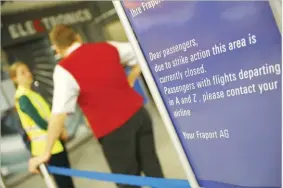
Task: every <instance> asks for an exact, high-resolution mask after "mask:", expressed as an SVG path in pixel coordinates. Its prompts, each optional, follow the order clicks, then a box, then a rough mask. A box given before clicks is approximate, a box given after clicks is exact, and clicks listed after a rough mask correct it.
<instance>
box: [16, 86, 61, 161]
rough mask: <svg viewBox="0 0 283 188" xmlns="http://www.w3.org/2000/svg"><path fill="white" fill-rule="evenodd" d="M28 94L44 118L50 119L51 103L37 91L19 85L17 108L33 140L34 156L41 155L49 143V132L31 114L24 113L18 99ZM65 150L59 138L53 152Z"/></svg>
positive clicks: (24, 126) (32, 149) (23, 124)
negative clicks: (37, 123) (38, 124)
mask: <svg viewBox="0 0 283 188" xmlns="http://www.w3.org/2000/svg"><path fill="white" fill-rule="evenodd" d="M23 95H25V96H27V97H28V98H29V100H30V101H31V103H32V105H33V106H34V107H35V109H36V110H37V111H38V113H39V115H40V116H41V117H43V119H48V118H49V117H50V115H51V112H50V108H49V105H48V104H47V102H46V101H45V100H44V99H43V98H42V97H41V96H40V95H39V94H37V93H36V92H34V91H32V90H29V89H25V88H22V87H19V88H18V89H17V91H16V96H15V98H16V108H17V111H18V114H19V117H20V120H21V123H22V126H23V128H24V130H25V131H26V133H27V135H28V137H29V139H30V140H31V152H32V155H33V156H40V155H42V154H43V153H44V152H45V148H46V145H47V132H46V131H45V130H43V129H41V128H40V127H39V126H37V125H36V123H35V122H34V121H33V120H32V119H31V117H30V116H29V115H27V114H26V113H24V112H23V111H22V110H21V108H20V106H19V101H18V99H19V98H20V97H21V96H23ZM63 150H64V148H63V145H62V143H61V142H60V141H59V140H57V141H56V142H55V144H54V147H53V148H52V152H51V153H52V154H57V153H60V152H62V151H63Z"/></svg>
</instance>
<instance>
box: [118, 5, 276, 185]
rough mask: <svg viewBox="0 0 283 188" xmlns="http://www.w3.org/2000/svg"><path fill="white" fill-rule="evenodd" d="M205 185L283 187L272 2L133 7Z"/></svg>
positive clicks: (129, 8) (129, 9)
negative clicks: (282, 184) (282, 180)
mask: <svg viewBox="0 0 283 188" xmlns="http://www.w3.org/2000/svg"><path fill="white" fill-rule="evenodd" d="M123 7H124V10H125V12H126V14H127V17H128V19H129V22H130V24H131V26H132V29H133V31H134V33H135V35H136V38H137V39H138V42H139V44H140V48H141V49H142V51H143V54H144V56H145V58H146V60H147V64H148V66H149V68H150V71H151V73H152V76H153V78H154V80H155V82H156V84H157V86H158V89H159V92H160V94H161V96H162V99H163V101H164V103H165V105H166V108H167V111H168V113H169V115H170V117H171V120H172V122H173V125H174V127H175V130H176V132H177V134H178V137H179V139H180V142H181V143H182V146H183V149H184V151H185V153H186V155H187V157H188V158H189V159H190V164H191V165H192V168H193V170H194V173H195V175H196V177H197V180H198V182H199V184H200V186H202V187H208V188H222V187H223V188H228V187H229V188H230V187H247V188H256V187H257V188H260V187H261V188H263V187H264V188H268V187H269V188H271V187H281V144H282V141H281V116H282V111H281V102H282V101H281V100H282V97H281V63H282V61H281V59H282V57H281V34H280V32H279V30H278V27H277V25H276V22H275V19H274V16H273V13H272V10H271V8H270V5H269V3H268V2H267V1H227V2H224V1H158V0H153V1H144V2H143V1H126V2H124V3H123Z"/></svg>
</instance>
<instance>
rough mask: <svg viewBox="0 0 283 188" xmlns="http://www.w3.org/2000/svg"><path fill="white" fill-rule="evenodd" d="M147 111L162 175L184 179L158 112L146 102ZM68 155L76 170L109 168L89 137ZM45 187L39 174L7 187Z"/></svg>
mask: <svg viewBox="0 0 283 188" xmlns="http://www.w3.org/2000/svg"><path fill="white" fill-rule="evenodd" d="M147 108H148V110H149V111H150V114H151V115H152V119H153V123H154V131H155V135H156V146H157V152H158V156H159V158H160V162H161V165H162V167H163V170H164V174H165V176H166V178H178V179H185V174H184V171H183V169H182V166H181V164H180V162H179V158H178V156H177V154H176V151H175V149H174V148H173V144H172V142H171V140H170V138H169V135H168V133H167V131H166V128H165V126H164V124H163V123H162V121H161V119H160V116H159V114H158V112H157V110H156V109H155V107H154V106H153V105H152V104H151V105H148V106H147ZM69 158H70V161H71V164H72V168H74V169H79V170H89V171H98V172H109V168H108V166H107V163H106V161H105V159H104V156H103V153H102V151H101V149H100V146H99V144H98V142H97V141H96V140H95V139H93V138H91V139H89V140H87V141H86V142H85V143H83V144H82V145H81V146H79V147H77V148H76V149H75V150H73V151H72V152H70V154H69ZM74 182H75V185H76V187H77V188H93V187H98V188H115V187H116V186H115V185H114V184H113V183H107V182H101V181H95V180H89V179H80V178H74ZM31 187H32V188H46V185H45V183H44V181H43V180H42V179H41V177H40V176H38V175H34V176H31V177H29V178H26V179H25V181H23V182H21V183H20V184H18V185H16V186H13V187H9V188H31Z"/></svg>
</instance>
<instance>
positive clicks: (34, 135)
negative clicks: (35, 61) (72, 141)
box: [10, 62, 74, 188]
mask: <svg viewBox="0 0 283 188" xmlns="http://www.w3.org/2000/svg"><path fill="white" fill-rule="evenodd" d="M10 76H11V78H12V80H13V81H14V82H15V83H16V85H17V90H16V94H15V106H16V109H17V112H18V114H19V117H20V120H21V124H22V127H23V129H24V130H25V132H26V134H27V136H28V138H29V139H30V142H31V144H30V151H31V155H32V156H33V157H35V156H41V155H42V154H43V153H44V151H45V147H46V144H47V131H46V130H47V126H48V120H49V118H50V115H51V112H50V107H49V105H48V103H47V102H46V101H45V100H44V98H43V97H42V96H41V95H40V94H38V93H37V92H35V91H33V90H32V88H31V86H32V83H33V76H32V73H31V71H30V69H29V68H28V66H27V65H26V64H24V63H22V62H17V63H14V64H13V65H12V66H11V68H10ZM66 139H67V132H66V130H65V129H63V132H62V133H61V139H60V140H56V142H55V144H54V146H53V149H52V152H51V154H52V157H51V158H50V160H49V161H48V163H49V164H50V165H54V166H58V167H65V168H70V163H69V159H68V156H67V151H66V149H65V147H64V143H63V140H66ZM54 179H55V182H56V184H57V186H58V187H59V188H74V184H73V181H72V179H71V178H70V177H67V176H60V175H54Z"/></svg>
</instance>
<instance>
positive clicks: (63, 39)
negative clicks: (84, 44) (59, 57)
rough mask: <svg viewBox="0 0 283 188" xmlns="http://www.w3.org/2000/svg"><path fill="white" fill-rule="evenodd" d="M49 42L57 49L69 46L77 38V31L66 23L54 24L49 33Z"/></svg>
mask: <svg viewBox="0 0 283 188" xmlns="http://www.w3.org/2000/svg"><path fill="white" fill-rule="evenodd" d="M49 38H50V40H51V42H52V43H53V44H54V45H56V46H57V47H58V48H59V49H62V48H63V49H64V48H68V47H70V46H71V45H72V44H73V43H74V42H76V41H77V40H78V35H77V33H76V32H75V31H74V30H73V29H72V28H71V27H69V26H67V25H56V26H55V27H54V28H53V29H52V30H51V31H50V33H49Z"/></svg>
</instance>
